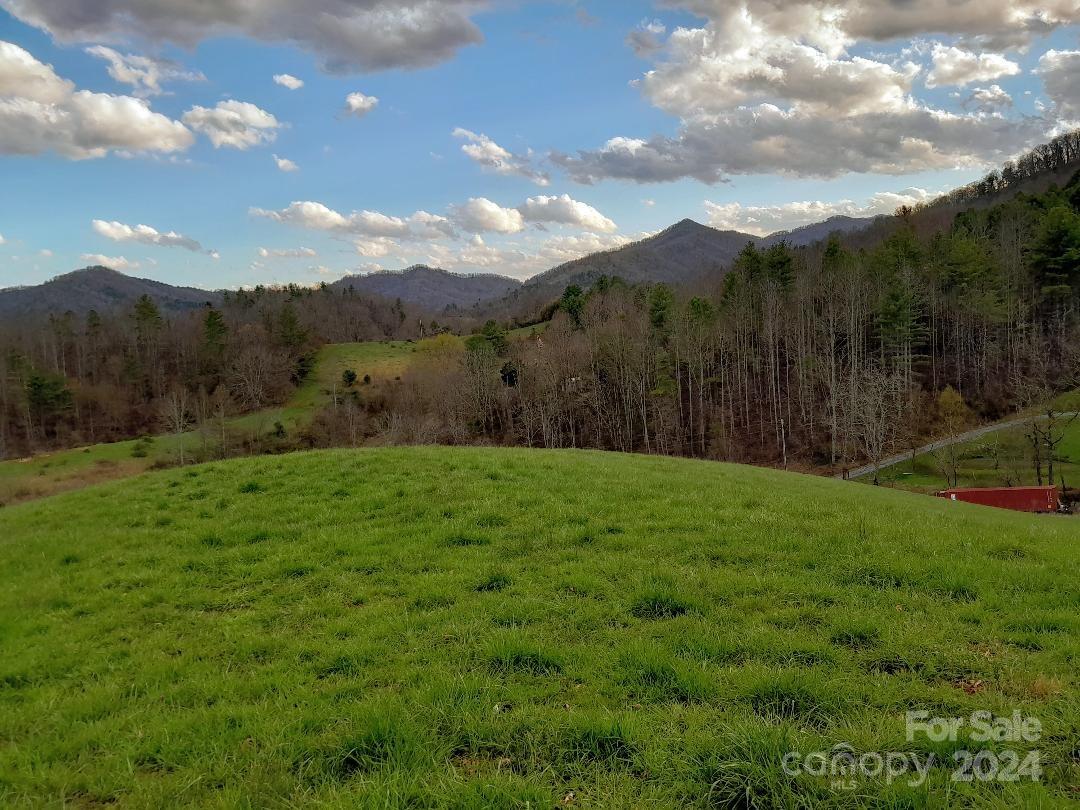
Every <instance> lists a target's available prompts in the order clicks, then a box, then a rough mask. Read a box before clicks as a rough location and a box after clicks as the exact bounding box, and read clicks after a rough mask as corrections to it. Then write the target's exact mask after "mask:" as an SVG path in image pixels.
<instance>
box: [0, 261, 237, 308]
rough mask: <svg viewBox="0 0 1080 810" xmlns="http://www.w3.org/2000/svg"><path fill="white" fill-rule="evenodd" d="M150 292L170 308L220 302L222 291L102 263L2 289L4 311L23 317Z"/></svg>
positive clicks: (124, 303) (115, 303)
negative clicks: (140, 274) (140, 275)
mask: <svg viewBox="0 0 1080 810" xmlns="http://www.w3.org/2000/svg"><path fill="white" fill-rule="evenodd" d="M144 295H148V296H150V297H151V298H153V299H154V300H155V301H157V303H158V305H159V306H160V307H161V308H162V309H164V310H166V311H174V312H175V311H181V310H190V309H196V308H198V307H201V306H205V305H206V304H207V303H218V302H219V301H220V300H221V294H220V293H217V292H211V291H208V290H199V289H195V288H192V287H174V286H173V285H171V284H165V283H163V282H160V281H152V280H151V279H145V278H136V277H134V276H128V275H125V274H124V273H120V272H118V271H116V270H113V269H111V268H109V267H104V266H102V265H91V266H90V267H83V268H81V269H79V270H73V271H71V272H70V273H64V274H63V275H59V276H56V277H55V278H53V279H50V280H49V281H46V282H45V283H44V284H38V285H36V286H33V287H13V288H10V289H7V290H0V315H2V316H5V317H13V318H14V317H20V316H24V315H26V316H32V315H41V314H46V313H62V312H73V313H76V314H84V313H86V312H89V311H90V310H92V309H96V310H99V311H107V310H110V309H117V308H122V307H128V306H131V305H132V304H134V303H135V301H137V300H138V299H139V298H140V297H142V296H144Z"/></svg>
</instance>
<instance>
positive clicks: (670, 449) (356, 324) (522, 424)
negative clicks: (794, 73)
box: [0, 136, 1080, 478]
mask: <svg viewBox="0 0 1080 810" xmlns="http://www.w3.org/2000/svg"><path fill="white" fill-rule="evenodd" d="M1078 144H1080V141H1078V140H1077V138H1076V137H1075V136H1070V137H1066V138H1062V139H1058V140H1057V141H1055V142H1054V143H1053V144H1050V145H1048V146H1047V147H1045V149H1044V151H1045V152H1046V154H1045V155H1043V154H1042V152H1039V153H1038V154H1036V153H1033V155H1035V157H1030V158H1025V159H1023V160H1021V161H1019V162H1018V163H1016V164H1011V165H1012V168H1010V167H1009V166H1007V167H1006V170H1005V172H1004V173H1000V174H999V175H996V177H997V179H992V185H995V189H997V190H1000V188H1002V187H1004V186H1003V185H1002V184H1005V185H1006V186H1007V185H1009V184H1010V183H1013V184H1015V183H1018V182H1021V180H1020V179H1017V178H1025V177H1026V178H1030V177H1034V176H1036V174H1037V172H1039V171H1042V170H1045V169H1046V168H1047V167H1049V168H1050V169H1053V170H1055V171H1058V172H1059V173H1060V170H1061V167H1062V166H1063V165H1064V163H1063V161H1067V160H1072V159H1074V158H1075V157H1077V154H1076V153H1077V148H1078ZM1039 155H1042V157H1039ZM1039 161H1042V162H1041V163H1040V162H1039ZM1040 167H1042V168H1040ZM987 182H991V180H988V181H987ZM976 185H977V184H976ZM973 188H974V186H973ZM995 189H991V191H994V190H995ZM965 194H967V192H963V193H959V192H958V194H957V195H952V197H951V198H950V199H951V202H950V203H949V204H948V205H944V204H935V205H932V206H927V207H925V208H923V209H920V210H902V211H900V212H898V213H897V215H896V216H895V217H893V218H890V219H889V220H887V221H881V222H878V223H877V224H875V225H874V226H873V227H872V228H871V229H870V230H869V231H867V232H864V233H854V234H850V235H847V236H843V237H841V236H834V237H832V238H830V239H829V240H827V241H826V242H825V243H822V244H818V245H815V246H813V247H809V248H800V249H792V248H790V247H789V246H788V245H786V244H784V243H780V244H776V245H773V246H771V247H768V248H765V249H759V248H757V247H755V246H754V245H752V244H748V245H747V246H746V248H745V249H744V250H743V251H742V253H741V254H740V255H739V256H738V258H737V259H736V261H735V262H734V263H733V266H732V267H731V268H730V269H729V271H728V272H727V273H725V274H716V275H713V276H711V277H710V278H711V280H709V279H707V280H705V281H703V282H702V283H701V284H698V285H696V286H695V287H693V288H692V289H678V290H676V289H670V288H668V287H667V286H664V285H662V284H657V285H638V286H631V285H628V284H626V283H624V282H622V281H620V280H619V279H618V278H610V277H604V278H601V279H600V280H599V281H598V282H597V283H595V284H594V285H593V286H592V287H591V288H589V289H581V288H579V287H576V286H571V287H568V288H567V289H566V290H565V292H564V293H563V295H562V297H561V299H560V300H559V301H557V302H551V304H550V305H549V306H548V307H546V308H545V312H546V313H547V315H549V316H551V317H550V320H548V321H547V322H545V323H544V324H541V325H538V326H537V327H534V328H526V329H518V330H516V331H515V332H513V333H509V332H507V331H506V328H505V325H500V324H498V323H495V322H489V323H488V324H487V325H486V326H485V327H484V328H483V330H482V331H480V332H479V333H478V334H474V335H472V336H471V337H467V338H465V339H461V338H458V337H456V336H454V335H450V334H443V335H439V336H437V337H434V338H431V337H429V338H428V339H426V340H420V338H422V337H423V333H422V330H423V326H422V320H421V314H420V313H416V312H408V311H406V308H405V307H404V306H403V305H402V304H401V302H388V301H383V300H379V299H374V298H367V297H363V296H360V295H357V294H356V293H355V292H353V291H352V290H349V289H346V290H344V291H335V290H333V289H330V288H321V289H308V288H300V287H287V288H282V289H264V288H257V289H255V290H253V291H241V292H237V293H230V294H228V295H226V296H225V299H224V301H223V303H222V304H221V305H220V306H219V307H205V308H200V309H193V310H189V311H184V312H181V313H179V314H177V313H171V314H166V313H163V312H161V311H160V310H159V309H158V307H157V305H156V304H155V303H154V302H153V301H152V300H150V299H149V298H146V297H144V298H142V299H140V300H139V301H138V302H137V303H136V304H135V305H134V306H133V307H130V308H128V309H126V310H121V311H117V312H111V313H96V312H90V313H89V314H88V315H87V316H85V317H77V316H74V315H72V314H70V313H69V314H67V315H63V316H54V317H51V318H49V319H48V321H47V322H44V323H43V322H40V321H38V322H31V323H22V324H6V325H5V327H4V330H3V333H2V334H0V457H12V456H16V455H22V454H26V453H29V452H33V451H37V450H42V449H48V448H53V447H62V446H73V445H77V444H80V443H93V442H100V441H111V440H116V439H122V438H131V437H134V436H139V435H143V434H146V433H154V432H168V433H172V434H176V435H177V436H183V435H184V433H185V432H186V431H187V430H188V429H189V428H191V427H193V426H200V427H201V429H202V431H201V432H202V433H203V434H209V433H210V432H211V431H213V430H216V429H217V428H215V426H218V427H219V428H220V433H221V436H222V445H223V446H224V445H225V444H226V442H225V428H224V424H225V417H226V416H227V415H232V414H238V413H246V412H251V411H258V410H259V409H262V408H265V407H267V406H268V405H272V404H277V403H281V402H282V401H284V400H285V398H286V397H287V396H288V394H289V392H290V391H292V390H293V389H294V388H295V386H296V385H298V384H299V383H300V381H301V380H303V379H304V377H305V376H306V375H307V374H308V372H309V371H310V368H311V364H312V362H313V358H314V353H315V350H316V349H317V347H318V346H319V345H320V344H322V343H337V342H351V341H364V340H385V339H409V340H419V343H418V345H417V352H416V353H415V357H416V358H417V359H416V360H415V362H413V363H412V364H411V365H410V368H409V370H408V371H407V372H406V373H404V374H403V375H402V376H401V378H400V379H396V380H393V381H382V382H380V383H378V384H375V385H367V386H362V387H359V388H356V387H354V388H351V389H350V390H349V392H348V395H347V396H341V397H338V396H336V395H335V396H334V397H333V402H332V405H331V406H330V407H329V408H327V409H326V411H325V412H323V413H320V414H318V415H317V416H316V418H315V419H314V421H313V423H312V424H311V426H310V428H309V429H307V430H306V431H305V432H304V433H303V435H298V436H294V437H289V442H284V441H283V440H284V437H278V438H280V439H282V441H279V442H277V443H276V444H275V445H274V448H276V449H287V447H290V446H291V447H295V446H312V445H332V444H345V445H357V444H360V443H362V442H365V441H369V440H376V441H381V442H399V443H406V442H425V443H426V442H444V443H451V444H462V443H478V442H479V443H501V444H515V445H523V446H530V447H552V448H560V447H591V448H603V449H612V450H620V451H632V452H645V453H659V454H673V455H684V456H695V457H702V458H723V459H732V460H744V461H754V462H759V463H766V464H775V465H780V466H793V465H794V466H798V467H801V468H811V467H812V468H819V469H820V468H829V469H833V470H840V469H843V468H845V467H847V466H849V465H853V464H855V463H857V462H865V461H869V462H871V463H876V462H877V461H879V460H881V459H882V458H884V457H885V456H886V455H889V454H890V453H895V452H902V451H905V450H908V449H912V448H914V447H916V446H917V445H919V444H921V443H922V442H923V440H924V439H926V438H927V437H930V436H936V435H941V434H942V433H943V432H944V433H949V432H955V429H956V427H957V424H958V421H957V419H958V416H957V415H958V414H960V415H962V417H963V419H964V420H973V421H978V420H990V419H996V418H1000V417H1002V416H1005V415H1008V414H1012V413H1017V412H1019V411H1021V410H1025V411H1032V410H1035V411H1038V410H1040V409H1041V410H1045V409H1046V408H1047V407H1048V403H1049V402H1050V401H1051V400H1052V399H1053V397H1054V396H1055V395H1057V394H1058V393H1060V392H1063V391H1067V390H1070V389H1073V388H1076V387H1080V332H1078V328H1080V326H1078V303H1080V176H1078V178H1074V179H1073V180H1072V181H1070V182H1068V183H1067V184H1066V185H1065V186H1064V188H1057V187H1050V188H1049V189H1047V190H1044V191H1041V192H1040V193H1037V194H1027V193H1023V192H1021V193H1017V194H1014V195H1012V196H1011V198H1010V199H1007V200H1005V201H1003V202H998V203H997V204H995V205H983V206H972V207H968V208H966V209H965V208H964V206H963V205H961V204H960V203H962V202H963V200H964V199H966V197H965ZM950 206H951V207H950ZM457 325H458V326H459V331H461V330H460V327H461V326H463V325H464V326H467V322H466V321H465V320H459V321H458V323H457ZM430 327H431V324H428V332H427V334H429V335H430V334H431V329H430ZM435 331H438V330H435ZM464 331H466V332H467V331H468V330H467V329H466V330H464ZM361 389H362V390H361ZM1051 412H1052V409H1051ZM1032 434H1033V436H1035V438H1033V442H1034V447H1035V450H1034V452H1035V453H1036V456H1038V457H1039V458H1040V462H1039V463H1040V464H1042V465H1044V466H1045V465H1047V463H1049V464H1052V457H1053V453H1054V447H1053V445H1054V442H1055V441H1060V439H1059V438H1055V437H1056V436H1057V435H1058V434H1055V433H1054V431H1053V428H1052V427H1051V428H1050V429H1049V432H1047V429H1046V428H1039V429H1035V428H1033V429H1032ZM248 449H249V451H251V452H258V451H259V450H260V449H266V448H265V447H250V448H248ZM1040 453H1041V454H1043V455H1042V456H1039V454H1040ZM944 463H946V464H947V460H946V462H944ZM1048 472H1049V473H1050V475H1051V476H1052V474H1053V471H1052V470H1048ZM1039 477H1040V478H1041V477H1042V472H1041V471H1040V473H1039Z"/></svg>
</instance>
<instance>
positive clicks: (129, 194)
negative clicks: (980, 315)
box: [0, 0, 1080, 287]
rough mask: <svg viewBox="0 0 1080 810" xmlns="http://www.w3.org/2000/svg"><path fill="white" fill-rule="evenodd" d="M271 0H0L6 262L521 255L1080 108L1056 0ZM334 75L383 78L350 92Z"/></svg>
mask: <svg viewBox="0 0 1080 810" xmlns="http://www.w3.org/2000/svg"><path fill="white" fill-rule="evenodd" d="M263 2H266V3H267V5H270V4H269V0H253V2H250V3H246V4H240V0H220V2H218V0H214V2H208V3H206V4H200V7H201V8H202V12H201V15H200V16H199V17H198V18H197V19H195V18H193V16H192V15H194V14H195V12H192V11H189V7H190V5H191V4H187V3H181V2H179V0H106V2H102V3H100V4H94V5H95V9H93V10H87V9H83V13H81V14H78V15H73V14H72V13H71V9H70V8H65V6H68V7H70V6H71V4H70V3H64V2H61V0H0V43H3V44H2V45H0V185H2V193H0V237H2V239H3V243H2V244H0V286H13V285H20V284H34V283H39V282H41V281H44V280H46V279H48V278H51V277H53V276H55V275H58V274H60V273H63V272H68V271H70V270H72V269H75V268H77V267H81V266H84V265H86V264H87V263H90V262H92V261H95V262H96V261H99V260H100V261H103V262H108V263H110V264H112V265H113V266H115V267H116V269H119V270H122V271H123V272H128V273H131V274H134V275H139V276H144V277H149V278H155V279H159V280H163V281H167V282H170V283H175V284H190V285H194V286H203V287H226V286H227V287H236V286H251V285H254V284H258V283H279V282H287V281H295V282H298V283H304V284H312V283H317V282H318V281H322V280H325V281H330V280H333V279H335V278H337V277H340V276H341V275H344V274H346V273H349V272H366V271H368V270H372V269H376V268H379V267H381V268H385V269H399V268H401V267H404V266H406V265H407V264H410V263H413V262H426V263H430V264H435V265H441V266H444V267H446V268H447V269H452V270H457V271H461V272H499V273H504V274H507V275H513V276H517V277H526V276H528V275H531V274H533V273H536V272H539V271H542V270H543V269H546V268H547V267H550V266H553V265H555V264H558V263H559V262H560V261H565V260H567V259H570V258H574V257H575V256H577V255H582V254H584V253H587V252H591V251H592V250H595V249H600V248H604V247H610V246H614V245H617V244H620V243H622V242H623V241H626V240H629V239H635V238H640V237H641V236H642V235H645V234H648V233H652V232H655V231H657V230H659V229H662V228H664V227H666V226H667V225H670V224H672V223H673V222H675V221H678V220H679V219H682V218H684V217H690V218H693V219H696V220H698V221H699V222H707V223H710V224H713V225H715V226H717V227H725V228H726V227H730V228H738V229H740V230H744V231H748V232H756V233H767V232H771V231H773V230H780V229H784V228H790V227H797V226H799V225H803V224H808V223H809V222H812V221H818V220H820V219H824V218H826V217H827V216H830V215H833V214H837V213H845V214H854V215H867V214H875V213H884V212H887V211H891V210H892V209H893V208H895V206H896V204H898V203H899V202H918V201H919V200H922V199H927V198H928V197H929V196H932V195H933V193H935V192H939V191H943V190H947V189H948V188H950V187H953V186H956V185H959V184H961V183H964V182H967V181H968V180H970V179H972V178H974V177H976V176H978V175H979V174H981V173H983V172H984V171H985V170H986V169H987V168H988V167H990V166H993V165H996V164H998V163H1000V162H1001V160H1003V159H1005V158H1007V157H1008V156H1010V155H1012V154H1016V153H1017V152H1018V151H1020V150H1022V149H1024V148H1027V147H1029V146H1031V145H1033V144H1035V143H1038V142H1041V141H1043V140H1046V139H1047V138H1048V137H1049V136H1050V135H1052V134H1053V133H1054V132H1055V131H1059V130H1060V129H1062V128H1065V127H1068V126H1072V125H1073V123H1072V122H1074V121H1076V120H1077V119H1078V118H1080V112H1078V108H1080V91H1078V90H1077V87H1078V86H1080V70H1078V67H1080V53H1078V51H1077V48H1078V45H1080V42H1078V39H1077V28H1076V22H1077V20H1075V19H1072V18H1071V17H1070V14H1075V13H1076V12H1075V11H1073V12H1063V11H1062V10H1061V9H1060V8H1057V7H1058V6H1062V5H1067V4H1060V3H1040V2H1025V1H1024V0H1013V1H1012V2H1000V3H999V2H997V0H977V2H976V0H968V1H967V2H959V3H958V2H955V0H905V2H898V0H867V2H864V3H860V2H856V1H855V0H836V2H835V3H833V4H831V5H830V4H828V3H826V4H824V6H823V5H822V4H820V3H811V2H807V3H800V2H794V3H791V4H788V6H787V8H786V10H785V14H784V16H783V17H777V15H776V14H775V13H773V12H772V11H771V8H772V5H773V4H770V3H769V2H768V1H767V0H746V2H744V3H737V2H726V0H725V2H720V0H670V2H667V3H662V4H659V3H650V2H614V0H610V1H609V2H600V1H599V0H583V1H582V2H579V3H574V2H569V1H567V2H513V3H511V2H507V3H500V2H490V3H480V2H472V0H449V2H447V3H445V4H433V3H431V2H430V0H353V1H352V2H344V3H342V2H330V0H312V2H311V4H310V5H309V6H307V8H308V10H309V12H310V15H311V16H313V17H314V16H317V14H316V12H317V10H318V8H319V7H320V6H326V8H327V9H330V10H331V11H332V12H333V13H336V14H339V15H343V16H342V18H341V19H340V20H332V22H333V23H334V24H333V25H332V26H331V27H330V28H322V29H316V28H314V27H313V25H314V24H313V23H311V22H310V20H308V19H301V18H299V17H292V16H289V15H288V14H279V15H278V16H277V17H274V16H272V15H270V16H267V15H262V16H253V17H252V18H251V19H250V20H244V19H242V18H240V21H239V22H237V19H238V17H237V14H236V13H235V10H236V6H237V5H238V4H240V5H244V7H245V8H247V9H252V8H255V9H256V10H257V8H258V6H259V5H260V3H263ZM97 6H100V8H97ZM823 7H824V8H825V11H826V12H827V13H824V14H823V13H822V8H823ZM342 8H344V9H345V10H344V11H342V10H341V9H342ZM218 10H220V12H221V16H220V19H219V18H216V17H215V16H214V14H215V11H218ZM151 11H153V12H154V13H153V14H151V13H150V12H151ZM140 14H144V15H146V16H145V19H142V18H140ZM405 14H411V15H413V17H412V19H413V21H414V23H415V24H414V25H412V26H411V27H407V28H405V29H402V28H401V27H400V25H398V24H397V23H396V22H395V21H396V20H400V19H402V15H405ZM425 15H426V16H425ZM395 26H397V27H395ZM373 31H378V32H380V33H378V34H377V35H376V34H373V33H372V32H373ZM342 32H344V33H342ZM373 37H377V38H373ZM388 42H391V43H393V45H392V46H387V45H386V43H388ZM100 46H104V47H105V48H107V49H109V51H107V52H106V51H101V50H100ZM95 47H96V48H98V49H97V50H95V51H94V52H93V53H91V52H88V49H91V48H95ZM106 53H111V54H112V56H113V58H114V59H115V60H118V64H119V68H117V67H116V66H113V68H112V73H111V74H110V62H109V60H108V58H106V56H105V55H104V54H106ZM327 60H329V61H330V62H331V64H330V65H329V66H328V65H326V64H324V62H325V61H327ZM147 66H150V68H148V67H147ZM148 69H150V70H152V71H154V72H156V73H157V74H159V75H160V77H161V78H160V79H159V80H158V82H157V84H154V83H153V82H149V81H148V80H147V79H146V76H147V75H148V74H147V70H148ZM285 74H287V75H288V76H291V77H295V78H297V79H299V80H302V81H303V86H302V87H299V88H298V89H289V88H287V87H285V86H283V85H282V84H279V83H277V82H275V81H274V79H273V77H274V76H276V75H277V76H280V75H285ZM140 77H142V78H140ZM353 93H360V94H362V95H363V97H365V98H372V97H374V98H377V99H378V101H377V103H374V106H372V107H371V108H370V109H369V110H366V111H363V114H361V115H357V114H349V113H348V112H347V111H346V104H347V102H346V98H347V97H348V96H349V95H350V94H353ZM372 103H373V102H370V101H369V102H368V104H369V105H370V104H372ZM361 106H363V105H361ZM200 110H201V112H200ZM455 133H457V134H455ZM215 143H216V144H217V145H216V146H215ZM463 148H468V149H469V150H470V153H466V152H465V151H463ZM275 156H276V158H277V159H283V160H287V161H291V163H292V164H295V167H296V168H295V170H293V171H283V170H282V169H281V168H279V166H278V163H277V160H276V158H275ZM282 165H283V166H285V168H290V166H289V164H282ZM545 178H546V180H545ZM470 201H471V202H470ZM298 204H299V205H298ZM357 212H370V214H367V215H364V214H359V213H357ZM417 212H424V213H423V214H417ZM140 226H145V227H140Z"/></svg>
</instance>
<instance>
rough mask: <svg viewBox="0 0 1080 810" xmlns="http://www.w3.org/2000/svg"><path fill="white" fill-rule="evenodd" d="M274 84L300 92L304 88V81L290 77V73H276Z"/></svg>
mask: <svg viewBox="0 0 1080 810" xmlns="http://www.w3.org/2000/svg"><path fill="white" fill-rule="evenodd" d="M274 83H275V84H280V85H281V86H282V87H284V88H286V89H288V90H299V89H300V88H301V87H303V86H304V80H303V79H298V78H296V77H295V76H290V75H289V74H288V73H276V74H274Z"/></svg>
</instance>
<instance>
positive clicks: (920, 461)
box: [860, 421, 1080, 492]
mask: <svg viewBox="0 0 1080 810" xmlns="http://www.w3.org/2000/svg"><path fill="white" fill-rule="evenodd" d="M1024 432H1025V431H1024V429H1023V428H1012V429H1008V430H1001V431H998V432H996V433H992V434H988V435H986V436H983V437H981V438H980V439H978V440H977V441H974V442H969V443H966V444H961V445H958V446H957V450H958V452H959V455H960V458H961V463H960V465H959V475H958V481H957V484H958V485H959V486H961V487H1000V486H1006V485H1010V482H1011V485H1012V486H1017V485H1034V484H1035V483H1037V481H1036V477H1035V470H1034V467H1033V466H1032V465H1031V463H1030V461H1028V460H1027V459H1028V458H1029V456H1030V454H1031V450H1030V446H1029V444H1028V441H1027V439H1026V438H1024ZM1043 472H1044V475H1045V464H1044V471H1043ZM1062 477H1064V479H1065V482H1066V483H1067V484H1068V485H1069V486H1070V487H1080V421H1077V422H1074V423H1073V424H1072V425H1071V426H1070V427H1069V428H1068V429H1067V430H1066V432H1065V439H1064V441H1063V442H1062V443H1061V445H1060V447H1059V448H1058V461H1057V462H1055V464H1054V483H1055V484H1058V485H1060V484H1061V479H1062ZM860 480H861V481H863V482H864V483H871V482H872V481H873V475H867V476H864V477H863V478H862V479H860ZM880 480H881V483H882V484H884V485H886V486H895V487H899V488H901V489H910V490H913V491H917V492H938V491H940V490H943V489H946V488H948V486H949V484H948V481H947V479H946V478H945V475H944V474H943V473H942V471H941V467H940V465H939V463H938V461H937V460H936V459H935V458H934V457H933V456H932V455H929V454H924V455H920V456H916V457H915V461H914V463H912V462H911V461H910V460H909V461H904V462H902V463H900V464H896V465H894V466H892V467H888V468H886V469H884V470H882V471H881V475H880ZM1044 483H1046V482H1045V481H1044Z"/></svg>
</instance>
